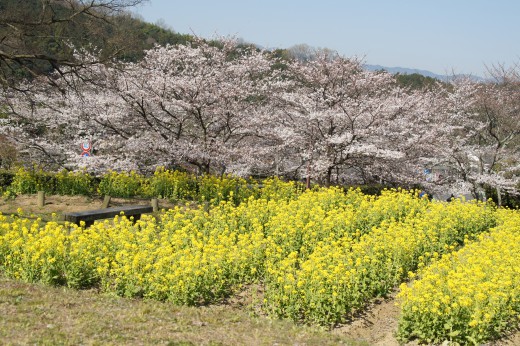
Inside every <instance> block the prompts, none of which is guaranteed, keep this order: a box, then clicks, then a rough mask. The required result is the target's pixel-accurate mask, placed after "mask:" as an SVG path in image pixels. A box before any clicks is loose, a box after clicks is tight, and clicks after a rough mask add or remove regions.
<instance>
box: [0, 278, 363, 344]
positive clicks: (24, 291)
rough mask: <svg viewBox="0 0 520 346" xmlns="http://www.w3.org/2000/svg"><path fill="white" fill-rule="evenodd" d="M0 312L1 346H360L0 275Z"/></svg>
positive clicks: (234, 317) (246, 316)
mask: <svg viewBox="0 0 520 346" xmlns="http://www.w3.org/2000/svg"><path fill="white" fill-rule="evenodd" d="M0 314H1V315H2V318H1V319H0V343H1V344H8V345H27V344H38V345H149V344H150V345H366V344H364V343H353V342H352V341H350V340H349V339H347V338H346V337H344V336H339V335H334V334H333V333H330V332H328V331H325V330H321V329H317V328H312V327H306V326H297V325H295V324H294V323H291V322H289V321H280V320H270V319H267V318H265V317H259V316H256V317H255V316H253V315H252V312H251V310H248V309H247V308H239V307H238V306H237V305H219V306H208V307H178V306H173V305H171V304H169V303H162V302H157V301H150V300H132V299H126V298H120V297H113V296H108V295H104V294H100V293H98V292H96V291H93V290H89V291H76V290H71V289H67V288H62V287H61V288H56V287H49V286H43V285H40V284H27V283H22V282H19V281H14V280H11V279H6V278H4V277H0Z"/></svg>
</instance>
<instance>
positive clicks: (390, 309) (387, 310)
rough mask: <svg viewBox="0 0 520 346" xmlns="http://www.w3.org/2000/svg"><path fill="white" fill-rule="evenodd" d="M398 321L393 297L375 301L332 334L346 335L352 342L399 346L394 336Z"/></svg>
mask: <svg viewBox="0 0 520 346" xmlns="http://www.w3.org/2000/svg"><path fill="white" fill-rule="evenodd" d="M398 319H399V307H397V306H396V305H395V300H394V298H393V297H390V298H388V299H377V300H376V301H374V303H373V304H371V305H370V306H369V307H368V308H367V309H366V310H365V311H363V312H362V313H360V314H359V315H358V316H356V318H354V319H353V321H352V322H350V323H348V324H346V325H344V326H341V327H339V328H336V329H335V330H334V331H333V332H334V333H337V334H340V335H348V336H349V337H351V338H353V339H354V340H358V341H364V342H367V343H368V344H369V345H374V346H399V342H398V341H397V339H396V338H395V336H394V334H395V331H396V330H397V322H398ZM408 345H415V344H414V343H410V344H408Z"/></svg>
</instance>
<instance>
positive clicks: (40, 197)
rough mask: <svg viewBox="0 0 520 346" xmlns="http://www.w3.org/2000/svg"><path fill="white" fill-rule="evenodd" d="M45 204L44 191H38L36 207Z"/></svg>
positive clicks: (41, 206)
mask: <svg viewBox="0 0 520 346" xmlns="http://www.w3.org/2000/svg"><path fill="white" fill-rule="evenodd" d="M44 205H45V191H38V207H40V208H43V206H44Z"/></svg>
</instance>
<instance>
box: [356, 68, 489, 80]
mask: <svg viewBox="0 0 520 346" xmlns="http://www.w3.org/2000/svg"><path fill="white" fill-rule="evenodd" d="M364 67H365V68H366V69H367V70H369V71H380V70H384V71H387V72H388V73H391V74H396V73H399V74H414V73H417V74H420V75H422V76H425V77H431V78H435V79H438V80H441V81H450V80H452V79H454V78H457V77H463V76H468V75H462V74H457V75H454V76H451V75H440V74H436V73H433V72H431V71H427V70H419V69H413V68H406V67H386V66H381V65H369V64H365V65H364ZM468 77H470V78H471V79H473V80H475V81H478V82H483V81H485V79H484V78H482V77H480V76H474V75H469V76H468Z"/></svg>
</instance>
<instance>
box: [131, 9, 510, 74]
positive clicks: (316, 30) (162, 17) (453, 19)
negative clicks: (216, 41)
mask: <svg viewBox="0 0 520 346" xmlns="http://www.w3.org/2000/svg"><path fill="white" fill-rule="evenodd" d="M134 12H136V13H137V14H139V15H140V16H142V17H143V19H144V20H146V21H148V22H151V23H156V22H157V21H162V22H164V23H166V24H167V25H168V26H169V27H171V28H172V29H173V30H175V31H176V32H179V33H183V34H196V35H198V36H201V37H205V38H212V37H214V36H215V34H218V35H224V36H227V35H232V36H236V37H239V38H242V39H244V40H245V41H247V42H251V43H255V44H258V45H261V46H263V47H267V48H289V47H291V46H293V45H296V44H303V43H304V44H308V45H310V46H313V47H320V48H330V49H333V50H335V51H337V52H339V53H340V54H341V55H344V56H347V57H353V56H357V57H361V58H364V60H365V61H366V63H368V64H378V65H384V66H387V67H396V66H398V67H408V68H417V69H423V70H429V71H431V72H434V73H438V74H451V72H452V71H453V72H455V73H468V74H473V75H479V76H485V65H488V66H490V65H493V64H505V65H506V66H509V65H511V64H513V63H515V62H520V0H319V1H318V0H313V1H311V0H277V1H275V0H182V1H178V0H150V1H149V2H148V3H146V4H144V5H141V6H139V7H136V8H134Z"/></svg>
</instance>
